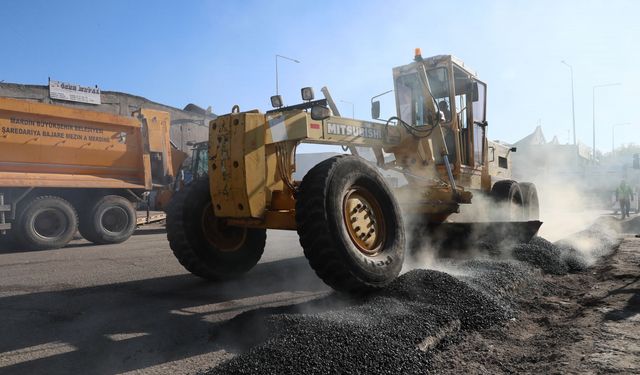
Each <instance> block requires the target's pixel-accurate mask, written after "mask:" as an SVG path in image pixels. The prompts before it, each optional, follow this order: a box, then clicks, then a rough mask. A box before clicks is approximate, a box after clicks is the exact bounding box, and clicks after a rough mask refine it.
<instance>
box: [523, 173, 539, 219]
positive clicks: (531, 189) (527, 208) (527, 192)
mask: <svg viewBox="0 0 640 375" xmlns="http://www.w3.org/2000/svg"><path fill="white" fill-rule="evenodd" d="M518 185H519V186H520V191H521V192H522V205H523V206H524V215H525V220H538V219H540V202H539V200H538V190H537V189H536V185H534V184H533V183H532V182H520V183H518Z"/></svg>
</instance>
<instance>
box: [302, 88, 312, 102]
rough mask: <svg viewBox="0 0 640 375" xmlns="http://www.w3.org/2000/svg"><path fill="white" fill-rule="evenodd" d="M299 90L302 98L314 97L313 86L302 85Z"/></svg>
mask: <svg viewBox="0 0 640 375" xmlns="http://www.w3.org/2000/svg"><path fill="white" fill-rule="evenodd" d="M300 92H301V93H302V100H306V101H311V100H313V98H315V96H314V95H313V88H311V87H303V88H302V89H301V90H300Z"/></svg>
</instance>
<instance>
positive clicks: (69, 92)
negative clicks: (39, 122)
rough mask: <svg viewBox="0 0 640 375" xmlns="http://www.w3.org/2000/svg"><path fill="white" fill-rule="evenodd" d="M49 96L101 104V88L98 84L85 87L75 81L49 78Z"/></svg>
mask: <svg viewBox="0 0 640 375" xmlns="http://www.w3.org/2000/svg"><path fill="white" fill-rule="evenodd" d="M49 97H51V99H58V100H67V101H71V102H80V103H89V104H100V103H101V102H100V89H99V88H98V86H95V87H85V86H80V85H76V84H75V83H67V82H60V81H54V80H52V79H49Z"/></svg>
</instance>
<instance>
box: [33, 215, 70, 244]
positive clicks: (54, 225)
mask: <svg viewBox="0 0 640 375" xmlns="http://www.w3.org/2000/svg"><path fill="white" fill-rule="evenodd" d="M66 225H67V221H66V218H65V216H64V214H63V213H62V212H60V211H58V210H56V209H52V208H49V209H45V210H42V211H41V212H40V213H38V214H36V215H35V217H34V219H33V229H34V232H35V233H36V234H37V235H38V236H40V237H42V238H57V237H59V236H61V235H62V234H63V233H64V231H65V229H66Z"/></svg>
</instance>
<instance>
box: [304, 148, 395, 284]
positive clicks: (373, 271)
mask: <svg viewBox="0 0 640 375" xmlns="http://www.w3.org/2000/svg"><path fill="white" fill-rule="evenodd" d="M296 199H297V200H296V223H297V230H298V235H299V237H300V245H301V246H302V248H303V249H304V254H305V256H306V257H307V259H308V260H309V263H310V265H311V268H313V269H314V270H315V272H316V274H317V275H318V276H319V277H320V278H321V279H322V280H323V281H324V282H325V283H326V284H328V285H329V286H331V287H332V288H333V289H335V290H337V291H340V292H346V293H352V294H359V293H365V292H369V291H372V290H375V289H379V288H382V287H384V286H385V285H387V284H389V283H390V282H391V281H392V280H393V279H395V278H396V277H397V276H398V274H399V273H400V270H401V268H402V263H403V260H404V251H405V233H404V227H403V221H402V216H401V215H400V209H399V207H398V203H397V202H396V200H395V198H394V196H393V194H392V193H391V191H390V190H389V188H388V186H387V184H386V183H385V181H384V178H383V177H382V176H381V175H380V173H379V172H378V171H377V170H376V169H375V168H374V167H372V166H371V165H369V164H368V163H367V162H365V161H364V160H362V159H361V158H359V157H356V156H350V155H340V156H335V157H332V158H329V159H327V160H325V161H323V162H321V163H319V164H317V165H316V166H315V167H313V168H312V169H311V170H310V171H309V172H308V173H307V174H306V176H305V177H304V179H303V180H302V184H301V185H300V189H299V191H298V193H297V196H296Z"/></svg>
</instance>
